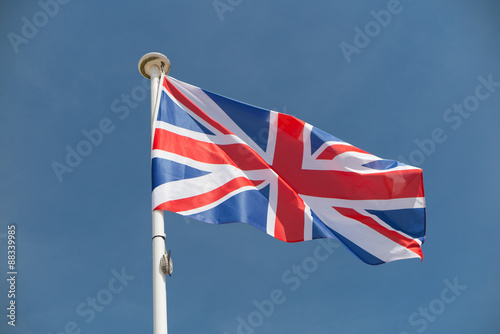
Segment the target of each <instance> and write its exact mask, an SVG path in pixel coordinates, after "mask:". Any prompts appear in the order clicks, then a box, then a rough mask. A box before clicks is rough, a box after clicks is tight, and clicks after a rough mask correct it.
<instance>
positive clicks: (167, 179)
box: [152, 75, 425, 264]
mask: <svg viewBox="0 0 500 334" xmlns="http://www.w3.org/2000/svg"><path fill="white" fill-rule="evenodd" d="M152 183H153V184H152V186H153V194H152V197H153V210H168V211H173V212H176V213H178V214H181V215H184V216H187V217H191V218H194V219H197V220H200V221H204V222H207V223H212V224H225V223H232V222H242V223H247V224H250V225H253V226H255V227H257V228H258V229H260V230H262V231H264V232H266V233H267V234H269V235H271V236H273V237H275V238H278V239H280V240H283V241H286V242H299V241H304V240H311V239H316V238H334V239H338V240H340V241H341V242H342V243H343V244H344V245H345V246H346V247H347V248H348V249H349V250H350V251H351V252H352V253H354V254H355V255H356V256H358V257H359V258H360V259H361V260H363V261H364V262H366V263H369V264H380V263H385V262H389V261H394V260H399V259H407V258H421V259H422V258H423V255H422V250H421V245H422V243H423V242H424V238H425V197H424V189H423V179H422V170H421V169H419V168H416V167H412V166H408V165H405V164H403V163H400V162H398V161H395V160H387V159H381V158H379V157H376V156H374V155H372V154H370V153H367V152H365V151H363V150H361V149H359V148H356V147H354V146H352V145H350V144H348V143H346V142H344V141H342V140H340V139H338V138H336V137H334V136H332V135H330V134H328V133H326V132H324V131H322V130H320V129H318V128H316V127H314V126H312V125H310V124H308V123H306V122H304V121H301V120H299V119H297V118H295V117H293V116H290V115H286V114H283V113H279V112H275V111H271V110H266V109H263V108H259V107H255V106H251V105H248V104H245V103H241V102H238V101H235V100H232V99H229V98H226V97H223V96H220V95H217V94H214V93H211V92H209V91H206V90H203V89H201V88H198V87H195V86H192V85H190V84H187V83H184V82H182V81H179V80H176V79H174V78H172V77H169V76H163V75H162V76H161V78H160V90H159V93H158V98H157V101H156V112H155V115H154V118H153V136H152Z"/></svg>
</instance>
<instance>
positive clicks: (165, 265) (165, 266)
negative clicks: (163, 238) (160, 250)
mask: <svg viewBox="0 0 500 334" xmlns="http://www.w3.org/2000/svg"><path fill="white" fill-rule="evenodd" d="M171 252H172V251H171V250H170V249H169V250H168V253H165V254H163V256H162V257H161V260H160V267H161V271H163V274H165V275H167V274H168V276H172V272H173V271H174V265H173V263H172V258H171V257H170V253H171Z"/></svg>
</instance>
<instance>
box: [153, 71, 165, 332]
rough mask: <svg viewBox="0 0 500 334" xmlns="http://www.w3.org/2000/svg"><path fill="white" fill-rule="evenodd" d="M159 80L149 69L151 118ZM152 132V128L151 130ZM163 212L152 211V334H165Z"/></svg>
mask: <svg viewBox="0 0 500 334" xmlns="http://www.w3.org/2000/svg"><path fill="white" fill-rule="evenodd" d="M159 80H160V69H159V68H158V66H152V67H151V117H154V113H155V110H154V109H155V103H156V95H157V93H158V84H159ZM151 131H153V128H151ZM164 236H165V229H164V220H163V211H162V210H155V211H153V328H154V334H167V332H168V330H167V286H166V282H165V274H163V271H162V270H161V267H160V260H161V257H162V256H163V254H165V239H164Z"/></svg>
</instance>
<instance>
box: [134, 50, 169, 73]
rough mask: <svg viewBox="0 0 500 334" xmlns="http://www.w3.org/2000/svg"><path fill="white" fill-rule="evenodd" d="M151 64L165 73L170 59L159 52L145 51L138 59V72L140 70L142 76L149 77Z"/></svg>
mask: <svg viewBox="0 0 500 334" xmlns="http://www.w3.org/2000/svg"><path fill="white" fill-rule="evenodd" d="M153 66H156V67H158V68H159V69H161V71H162V72H163V73H165V75H167V74H168V72H170V67H171V65H170V60H168V58H167V57H166V56H165V55H164V54H161V53H159V52H150V53H146V54H145V55H144V56H142V58H141V59H140V60H139V64H138V67H139V72H141V74H142V76H143V77H145V78H146V79H151V68H152V67H153Z"/></svg>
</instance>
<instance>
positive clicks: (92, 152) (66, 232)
mask: <svg viewBox="0 0 500 334" xmlns="http://www.w3.org/2000/svg"><path fill="white" fill-rule="evenodd" d="M44 1H46V2H44ZM59 1H61V2H57V4H58V5H57V6H55V5H54V3H56V2H54V1H50V0H42V1H41V2H37V1H10V2H7V1H3V2H2V4H1V9H0V35H1V39H0V60H1V61H0V69H1V72H0V73H1V76H0V82H1V89H0V101H1V109H0V156H1V160H0V177H1V181H0V277H1V278H2V279H1V280H0V315H1V317H0V332H1V333H9V334H10V333H12V334H14V333H23V334H31V333H34V334H49V333H52V334H56V333H95V334H99V333H152V278H151V213H150V210H151V204H150V196H151V194H150V192H151V189H150V188H151V183H150V153H149V136H150V134H149V133H150V129H149V126H150V102H149V91H147V90H146V88H144V87H148V85H149V82H148V81H147V80H145V79H144V78H143V77H142V76H141V75H140V74H139V72H138V70H137V63H138V61H139V59H140V58H141V56H142V55H144V54H145V53H147V52H151V51H158V52H162V53H164V54H165V55H166V56H167V57H169V59H170V60H171V62H172V70H171V72H170V75H172V76H174V77H176V78H177V79H180V80H182V81H185V82H188V83H191V84H193V85H197V86H199V87H203V88H205V89H207V90H210V91H213V92H217V93H219V94H222V95H225V96H229V97H232V98H234V99H238V100H241V101H244V102H247V103H251V104H254V105H258V106H262V107H267V108H272V109H274V110H276V111H280V112H285V113H288V114H291V115H293V116H296V117H298V118H301V119H303V120H304V121H306V122H308V123H311V124H313V125H315V126H317V127H319V128H321V129H322V130H325V131H327V132H329V133H331V134H333V135H335V136H337V137H339V138H341V139H343V140H345V141H347V142H349V143H351V144H353V145H355V146H358V147H360V148H362V149H364V150H366V151H368V152H370V153H373V154H375V155H377V156H380V157H383V158H387V159H399V160H405V161H407V162H408V163H410V164H413V165H417V166H419V167H421V168H423V170H424V184H425V190H426V199H427V239H426V242H425V244H424V246H423V251H424V260H423V262H422V263H420V262H419V261H418V260H405V261H396V262H393V263H389V264H384V265H381V266H375V267H373V266H369V265H367V264H365V263H363V262H362V261H360V260H358V259H357V258H356V257H355V256H353V255H352V254H351V253H349V252H348V251H347V249H345V248H344V247H343V246H341V245H340V244H339V243H338V242H337V241H333V242H332V243H331V244H330V246H328V247H327V248H321V247H323V246H321V243H320V242H318V241H308V242H304V243H298V244H287V243H284V242H281V241H279V240H276V239H273V238H271V237H269V236H268V235H266V234H265V233H262V232H260V231H258V230H257V229H255V228H253V227H251V226H247V225H244V224H229V225H224V226H213V225H209V224H204V223H200V222H196V221H192V220H187V219H183V218H182V217H180V216H177V215H175V214H172V213H167V214H166V215H165V217H166V223H165V228H166V233H167V248H168V249H172V256H173V260H174V274H173V276H172V277H168V278H167V291H168V297H167V299H168V324H169V331H170V333H174V334H175V333H221V334H224V333H229V334H234V333H259V334H260V333H273V334H274V333H342V334H350V333H369V334H389V333H395V334H415V333H427V334H431V333H439V334H442V333H499V332H500V318H499V317H498V311H499V309H500V288H499V284H498V282H499V278H500V261H499V260H498V254H499V252H500V246H499V242H498V235H499V233H500V220H499V218H498V211H497V208H498V203H499V201H500V196H499V193H500V192H499V190H498V189H499V186H500V178H499V173H498V168H499V165H500V158H499V144H500V131H499V125H500V116H499V111H500V67H499V65H500V39H499V33H500V23H499V21H498V17H499V15H500V5H499V4H498V1H495V0H490V1H488V0H476V1H458V0H448V1H444V0H443V1H425V0H413V1H411V0H401V1H400V2H399V4H398V2H397V1H395V0H384V1H368V0H365V1H285V0H273V1H269V0H252V1H249V0H220V1H215V2H214V1H212V0H209V1H170V0H146V1H129V0H124V1H120V2H111V1H108V2H103V1H79V0H72V1H68V0H65V1H63V0H59ZM44 3H47V4H48V5H43V4H44ZM41 4H42V5H41ZM49 4H51V5H49ZM43 7H45V10H44V9H43ZM382 10H384V11H382ZM372 11H373V12H372ZM381 11H382V12H381ZM44 13H45V14H44ZM47 13H48V14H47ZM388 13H389V14H390V17H389V16H388ZM376 17H377V18H378V21H377V19H376ZM359 31H361V33H360V32H359ZM127 101H128V102H127ZM454 105H456V106H455V107H454ZM460 105H462V107H461V106H460ZM460 108H461V109H460ZM99 128H101V130H99V131H102V129H104V130H105V131H107V133H103V135H102V139H99V140H97V139H95V140H94V141H95V144H92V145H91V146H88V144H85V143H83V144H81V143H82V142H84V141H85V140H87V139H86V136H85V134H84V133H87V132H91V133H96V132H95V131H94V132H92V130H93V129H99ZM98 137H99V136H97V137H95V138H98ZM78 145H80V146H78ZM78 147H80V150H83V151H84V152H85V153H86V154H87V156H84V157H82V159H81V161H78V160H72V165H73V167H71V166H68V164H67V162H66V159H67V155H68V149H69V150H76V149H77V148H78ZM54 162H56V163H59V164H61V165H63V164H64V165H65V166H67V169H66V170H65V172H64V173H63V174H62V175H60V177H59V178H58V176H57V175H56V173H55V171H54V167H53V166H54ZM69 170H71V171H69ZM12 224H14V225H15V226H16V242H17V243H16V246H17V248H16V250H17V268H16V269H17V272H18V274H17V277H16V299H15V300H16V327H12V326H9V325H8V324H7V321H8V320H9V319H8V318H7V317H6V314H7V312H8V311H7V309H6V308H7V306H8V303H9V300H10V299H9V298H8V296H7V292H8V288H9V287H8V285H7V280H6V279H7V271H8V268H7V239H6V236H7V231H8V226H10V225H12ZM330 252H331V253H330ZM293 268H295V269H297V268H301V269H300V271H301V272H300V273H299V271H298V270H294V269H293ZM117 277H119V279H117ZM265 300H273V301H268V302H265ZM263 301H264V302H263ZM271 304H272V306H270V305H271Z"/></svg>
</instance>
